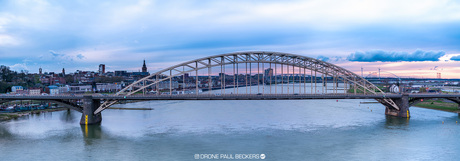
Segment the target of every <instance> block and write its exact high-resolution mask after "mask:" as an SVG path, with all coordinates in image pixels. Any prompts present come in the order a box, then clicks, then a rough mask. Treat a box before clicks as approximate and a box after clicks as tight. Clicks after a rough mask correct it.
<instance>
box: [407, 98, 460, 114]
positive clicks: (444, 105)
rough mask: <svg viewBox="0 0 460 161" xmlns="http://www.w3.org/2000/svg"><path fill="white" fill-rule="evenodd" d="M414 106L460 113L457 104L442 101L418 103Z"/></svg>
mask: <svg viewBox="0 0 460 161" xmlns="http://www.w3.org/2000/svg"><path fill="white" fill-rule="evenodd" d="M414 106H416V107H422V108H429V109H436V110H442V111H448V112H460V110H459V109H458V104H457V103H450V102H443V101H441V100H426V101H424V102H420V103H417V104H415V105H414Z"/></svg>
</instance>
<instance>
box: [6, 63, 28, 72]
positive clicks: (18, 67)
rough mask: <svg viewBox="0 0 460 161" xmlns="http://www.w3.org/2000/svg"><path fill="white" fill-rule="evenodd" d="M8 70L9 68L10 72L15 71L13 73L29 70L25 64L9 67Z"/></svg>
mask: <svg viewBox="0 0 460 161" xmlns="http://www.w3.org/2000/svg"><path fill="white" fill-rule="evenodd" d="M10 68H11V69H12V70H15V71H19V70H29V68H28V67H27V65H26V63H22V64H19V63H18V64H14V65H12V66H10Z"/></svg>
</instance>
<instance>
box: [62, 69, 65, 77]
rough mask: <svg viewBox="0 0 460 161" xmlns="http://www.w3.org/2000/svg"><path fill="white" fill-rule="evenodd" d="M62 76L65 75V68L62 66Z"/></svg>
mask: <svg viewBox="0 0 460 161" xmlns="http://www.w3.org/2000/svg"><path fill="white" fill-rule="evenodd" d="M62 76H63V77H65V69H64V68H62Z"/></svg>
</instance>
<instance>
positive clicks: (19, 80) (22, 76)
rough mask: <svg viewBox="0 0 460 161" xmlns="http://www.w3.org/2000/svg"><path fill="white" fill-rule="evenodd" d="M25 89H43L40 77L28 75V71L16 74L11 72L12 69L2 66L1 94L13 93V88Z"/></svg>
mask: <svg viewBox="0 0 460 161" xmlns="http://www.w3.org/2000/svg"><path fill="white" fill-rule="evenodd" d="M13 85H14V86H23V87H26V88H28V87H42V86H43V85H42V84H40V79H39V77H38V76H36V75H35V76H33V75H30V74H28V71H24V70H21V72H19V73H18V72H16V71H12V70H10V67H7V66H4V65H1V66H0V93H6V92H11V87H12V86H13Z"/></svg>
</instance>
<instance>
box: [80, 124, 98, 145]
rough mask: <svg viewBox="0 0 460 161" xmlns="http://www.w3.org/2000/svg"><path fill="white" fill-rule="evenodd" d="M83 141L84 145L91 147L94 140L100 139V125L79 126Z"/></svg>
mask: <svg viewBox="0 0 460 161" xmlns="http://www.w3.org/2000/svg"><path fill="white" fill-rule="evenodd" d="M80 127H81V132H82V133H83V139H84V140H85V144H86V145H91V144H92V141H93V140H95V139H100V138H101V136H102V130H101V129H102V128H101V125H80Z"/></svg>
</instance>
